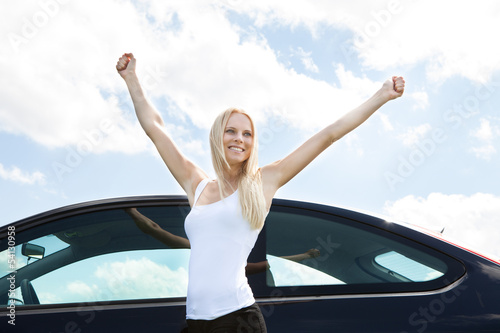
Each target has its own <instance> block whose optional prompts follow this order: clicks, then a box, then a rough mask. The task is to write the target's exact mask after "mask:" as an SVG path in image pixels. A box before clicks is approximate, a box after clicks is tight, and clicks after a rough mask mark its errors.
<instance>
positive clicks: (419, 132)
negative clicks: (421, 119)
mask: <svg viewBox="0 0 500 333" xmlns="http://www.w3.org/2000/svg"><path fill="white" fill-rule="evenodd" d="M431 129H432V126H431V125H430V124H422V125H419V126H415V127H411V128H409V129H408V130H407V131H406V133H403V134H401V135H400V136H399V138H400V139H401V140H402V142H403V144H404V145H405V146H409V147H411V146H413V145H414V144H416V143H417V142H419V141H420V140H422V138H423V137H425V136H426V135H427V133H429V131H430V130H431Z"/></svg>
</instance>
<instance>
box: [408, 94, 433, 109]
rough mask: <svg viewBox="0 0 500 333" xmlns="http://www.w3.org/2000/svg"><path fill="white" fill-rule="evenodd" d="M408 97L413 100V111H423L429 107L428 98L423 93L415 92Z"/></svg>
mask: <svg viewBox="0 0 500 333" xmlns="http://www.w3.org/2000/svg"><path fill="white" fill-rule="evenodd" d="M410 97H411V98H413V99H414V100H415V105H414V106H413V110H418V109H425V108H426V107H427V106H428V105H429V96H428V95H427V93H426V92H425V91H416V92H413V93H411V94H410Z"/></svg>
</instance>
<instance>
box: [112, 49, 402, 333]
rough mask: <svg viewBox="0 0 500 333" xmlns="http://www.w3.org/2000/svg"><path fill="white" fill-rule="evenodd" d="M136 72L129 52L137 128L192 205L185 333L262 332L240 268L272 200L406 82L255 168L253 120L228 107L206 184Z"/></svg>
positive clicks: (216, 129) (126, 61) (122, 69)
mask: <svg viewBox="0 0 500 333" xmlns="http://www.w3.org/2000/svg"><path fill="white" fill-rule="evenodd" d="M135 67H136V59H135V58H134V56H133V55H132V54H131V53H126V54H124V55H123V56H122V57H120V59H119V60H118V63H117V65H116V69H117V70H118V73H119V74H120V75H121V77H122V78H123V79H124V80H125V82H126V84H127V87H128V89H129V92H130V96H131V97H132V101H133V103H134V108H135V111H136V115H137V118H138V120H139V122H140V124H141V126H142V128H143V129H144V131H145V132H146V134H147V135H148V136H149V138H150V139H151V140H152V141H153V143H154V144H155V146H156V148H157V149H158V152H159V153H160V156H161V157H162V159H163V161H164V162H165V164H166V165H167V167H168V169H169V170H170V172H171V173H172V175H173V176H174V178H175V179H176V180H177V182H178V183H179V184H180V186H181V187H182V188H183V189H184V191H185V192H186V194H187V197H188V200H189V204H190V206H191V212H190V213H189V214H188V216H187V217H186V221H185V229H186V234H187V236H188V238H189V242H190V246H191V255H190V261H189V282H188V294H187V304H186V319H187V323H188V328H189V332H190V333H192V332H236V331H237V330H238V327H239V328H242V326H241V325H245V326H244V328H245V330H246V331H249V328H252V329H254V332H266V326H265V322H264V319H263V316H262V314H261V312H260V309H259V307H258V306H257V305H256V304H255V299H254V297H253V294H252V290H251V289H250V286H249V285H248V281H247V279H246V277H245V265H246V262H247V257H248V255H249V253H250V251H251V250H252V248H253V246H254V245H255V242H256V240H257V236H258V235H259V232H260V230H261V229H262V227H263V225H264V220H265V217H266V215H267V213H268V211H269V208H270V206H271V201H272V198H273V197H274V195H275V193H276V191H277V190H278V189H279V188H280V187H281V186H283V185H284V184H286V183H287V182H288V181H289V180H290V179H292V178H293V177H294V176H295V175H297V174H298V173H299V172H300V171H301V170H302V169H304V168H305V167H306V166H307V165H308V164H309V163H310V162H311V161H312V160H314V159H315V158H316V157H317V156H318V155H319V154H320V153H321V152H322V151H324V150H325V149H326V148H328V147H329V146H330V145H331V144H332V143H334V142H335V141H337V140H339V139H340V138H342V137H343V136H344V135H346V134H347V133H349V132H350V131H352V130H353V129H355V128H356V127H358V126H359V125H360V124H362V123H363V122H364V121H365V120H366V119H368V118H369V117H370V116H371V115H372V114H373V113H374V112H375V111H376V110H378V109H379V108H380V107H381V106H382V105H384V104H385V103H386V102H388V101H390V100H392V99H395V98H398V97H400V96H401V95H402V94H403V92H404V84H405V82H404V80H403V78H401V77H393V78H392V79H391V80H387V81H386V82H385V83H384V84H383V86H382V88H380V90H379V91H377V92H376V93H375V94H374V95H373V96H372V97H371V98H369V99H368V100H367V101H366V102H365V103H363V104H361V105H360V106H358V107H357V108H355V109H354V110H352V111H350V112H349V113H347V114H345V115H344V116H343V117H341V118H340V119H339V120H337V121H336V122H334V123H333V124H331V125H329V126H328V127H326V128H325V129H323V130H322V131H320V132H318V133H317V134H316V135H314V136H313V137H311V138H310V139H309V140H307V141H306V142H305V143H304V144H303V145H302V146H300V147H299V148H297V149H296V150H295V151H294V152H292V153H291V154H289V155H288V156H286V157H285V158H283V159H281V160H278V161H276V162H274V163H272V164H269V165H266V166H263V167H262V168H258V159H257V136H256V133H255V127H254V124H253V121H252V119H251V118H250V116H249V115H248V114H247V113H246V112H245V111H243V110H241V109H228V110H226V111H224V112H222V113H221V114H220V115H219V116H218V117H217V118H216V119H215V121H214V124H213V126H212V129H211V131H210V149H211V154H212V163H213V166H214V169H215V172H216V175H217V177H216V179H210V178H209V177H208V176H207V174H206V173H205V172H204V171H203V170H202V169H200V168H199V167H198V166H197V165H195V164H194V163H193V162H191V161H190V160H189V159H188V158H187V157H186V156H184V155H183V154H182V152H181V151H180V150H179V149H178V147H177V146H176V145H175V143H174V142H173V141H172V139H171V138H170V136H169V135H168V133H167V132H166V130H165V126H164V122H163V119H162V118H161V116H160V113H159V112H158V111H157V110H156V109H155V108H154V107H153V105H151V103H150V102H149V101H148V99H147V98H146V96H145V94H144V92H143V90H142V88H141V85H140V82H139V79H138V77H137V75H136V73H135ZM221 253H223V254H224V256H223V257H221V255H220V254H221ZM214 267H215V268H216V269H214Z"/></svg>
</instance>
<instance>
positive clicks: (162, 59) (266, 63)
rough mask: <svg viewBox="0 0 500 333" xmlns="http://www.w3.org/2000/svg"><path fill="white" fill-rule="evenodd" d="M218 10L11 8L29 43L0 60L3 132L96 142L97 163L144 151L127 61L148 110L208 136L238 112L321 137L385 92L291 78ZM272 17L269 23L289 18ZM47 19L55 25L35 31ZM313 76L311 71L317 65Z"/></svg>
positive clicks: (356, 83)
mask: <svg viewBox="0 0 500 333" xmlns="http://www.w3.org/2000/svg"><path fill="white" fill-rule="evenodd" d="M227 3H231V1H228V2H227ZM213 4H214V3H212V2H208V1H207V2H192V1H183V2H181V1H176V2H170V1H169V2H164V1H149V2H140V3H138V4H136V5H135V6H136V7H134V5H133V4H132V3H131V2H124V1H118V0H106V1H102V2H100V4H99V11H95V5H94V4H93V3H89V2H76V3H75V2H69V3H66V4H64V5H60V6H59V8H58V10H57V11H55V10H54V14H53V15H48V14H47V13H46V12H47V11H46V10H44V9H43V8H42V7H41V5H40V4H39V3H38V2H36V1H23V2H15V3H12V4H11V5H10V6H11V7H12V10H11V11H10V15H9V18H8V20H7V21H6V22H4V24H2V25H1V26H0V29H1V31H0V32H1V33H2V34H10V36H11V37H12V36H13V34H14V35H16V36H18V37H19V38H21V39H20V40H21V41H22V42H19V43H18V44H16V43H13V42H11V43H10V45H8V46H7V47H4V48H2V50H1V51H0V52H1V53H0V70H1V71H2V73H3V75H2V77H1V78H0V97H1V98H2V101H3V103H2V105H1V106H0V130H1V131H6V132H11V133H16V134H22V135H25V136H27V137H29V138H30V139H32V140H34V141H35V142H38V143H39V144H41V145H44V146H47V147H63V146H73V147H75V149H76V148H78V147H80V146H85V147H89V141H90V139H89V136H90V137H94V138H97V140H96V142H97V143H94V142H92V141H90V145H91V146H92V147H91V151H92V152H94V153H101V152H106V151H121V152H137V151H143V150H147V149H148V140H147V138H146V137H145V136H144V134H143V133H142V130H141V129H140V128H138V126H137V121H136V120H135V119H134V116H133V111H132V110H131V108H130V101H129V97H128V96H127V92H126V88H125V84H124V82H122V80H121V78H120V77H119V76H118V75H117V73H116V70H115V68H114V66H115V63H116V60H117V58H118V57H119V56H120V55H121V54H122V53H123V52H129V51H134V54H135V56H136V57H137V59H138V68H137V72H138V74H139V75H140V77H141V79H142V81H143V84H144V85H145V88H146V90H147V92H148V94H149V95H150V96H151V97H152V99H153V100H168V102H169V104H170V105H171V108H172V110H174V111H178V113H180V114H185V115H187V116H188V118H190V119H191V121H192V122H193V123H194V124H195V125H196V126H198V127H200V128H208V127H209V126H210V125H211V122H212V121H213V119H214V117H215V115H216V114H218V113H219V112H220V111H222V110H224V109H226V108H227V107H229V106H240V107H243V108H245V109H247V110H248V111H250V112H251V113H252V114H253V115H254V116H255V117H256V119H263V118H265V117H268V116H270V115H273V114H278V113H279V114H284V115H285V116H286V117H287V118H289V120H290V121H289V123H290V124H291V125H293V126H297V127H300V128H304V129H317V128H318V127H322V126H323V125H324V124H325V123H328V122H331V121H333V120H335V119H337V118H338V117H339V116H340V115H342V114H343V113H344V112H346V111H348V110H349V109H350V108H352V107H353V106H355V105H356V104H359V103H360V102H361V101H362V100H363V99H364V98H366V97H367V96H368V95H369V94H372V93H373V92H374V91H375V89H378V84H375V83H374V82H372V81H371V80H369V79H368V78H365V77H362V78H359V77H356V76H355V75H353V73H351V72H349V71H346V70H345V69H344V68H343V66H340V65H339V66H337V68H336V74H337V75H338V77H339V81H340V86H339V87H336V86H332V85H331V84H328V83H326V82H324V81H318V80H314V79H312V78H310V77H307V76H305V75H301V74H297V73H296V72H295V71H293V70H290V69H287V68H286V67H285V66H284V65H283V64H281V63H280V62H279V61H278V59H277V56H276V53H275V51H274V50H272V49H271V48H270V47H269V45H268V44H267V41H266V40H265V39H264V38H263V37H262V36H261V35H260V34H258V33H256V32H255V31H243V30H242V28H241V27H239V26H237V25H236V24H234V23H232V22H230V21H229V19H228V18H227V16H226V12H225V11H224V10H223V9H221V7H220V6H218V5H213ZM217 4H219V3H217ZM302 4H303V5H304V6H305V7H304V8H303V9H304V10H305V9H306V8H309V9H310V11H311V13H312V11H313V10H316V9H313V8H312V7H311V6H309V5H307V3H306V2H303V3H302ZM270 5H272V6H275V8H274V9H273V12H275V10H276V11H279V10H282V9H285V8H286V7H287V6H283V4H281V5H280V4H278V3H277V2H276V3H272V4H270ZM309 9H308V10H309ZM306 11H307V10H306ZM44 12H45V13H46V15H47V17H48V20H47V22H46V23H45V24H39V25H40V26H39V27H37V26H36V25H35V26H34V28H30V27H31V26H32V25H33V24H35V23H36V22H35V23H33V22H34V21H33V17H38V16H40V15H38V16H37V14H38V13H44ZM116 13H120V14H119V15H116ZM34 15H35V16H34ZM40 17H41V16H40ZM111 17H112V18H113V19H112V20H111V21H110V18H111ZM26 22H28V23H26ZM30 22H31V23H30ZM287 22H288V21H284V22H283V23H284V24H287ZM289 23H290V22H289ZM290 24H291V23H290ZM26 27H28V28H26ZM30 29H32V30H33V31H31V30H30ZM27 31H28V32H30V31H31V34H28V33H27ZM48 45H49V46H50V47H49V48H48V49H47V46H48ZM33 55H36V57H34V56H33ZM305 56H308V54H307V53H305ZM306 58H307V57H305V58H304V59H306ZM305 64H306V65H307V66H309V69H311V70H313V71H314V70H315V65H314V63H312V62H308V61H306V62H305ZM7 78H8V79H7ZM375 86H376V87H377V88H374V87H375ZM283 110H284V112H282V111H283ZM160 111H161V112H163V113H164V110H160ZM131 115H132V116H131ZM177 119H183V117H182V116H179V117H178V118H177ZM103 122H105V123H106V124H107V126H106V127H105V128H106V129H107V131H106V130H105V129H104V128H103V126H102V123H103ZM89 133H93V134H89ZM178 141H179V142H182V141H183V142H189V141H190V140H189V139H188V138H181V139H180V140H178ZM196 146H199V145H198V144H195V145H194V146H193V145H192V144H186V147H187V148H186V149H189V148H190V147H191V148H193V149H196Z"/></svg>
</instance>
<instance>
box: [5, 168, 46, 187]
mask: <svg viewBox="0 0 500 333" xmlns="http://www.w3.org/2000/svg"><path fill="white" fill-rule="evenodd" d="M0 178H2V179H4V180H8V181H13V182H16V183H21V184H28V185H34V184H37V185H44V184H45V183H46V180H45V178H46V176H45V175H44V174H43V173H41V172H40V171H34V172H32V173H29V172H25V171H22V170H21V169H19V168H18V167H16V166H12V167H11V168H10V169H7V168H5V167H4V166H3V165H2V163H0Z"/></svg>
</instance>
